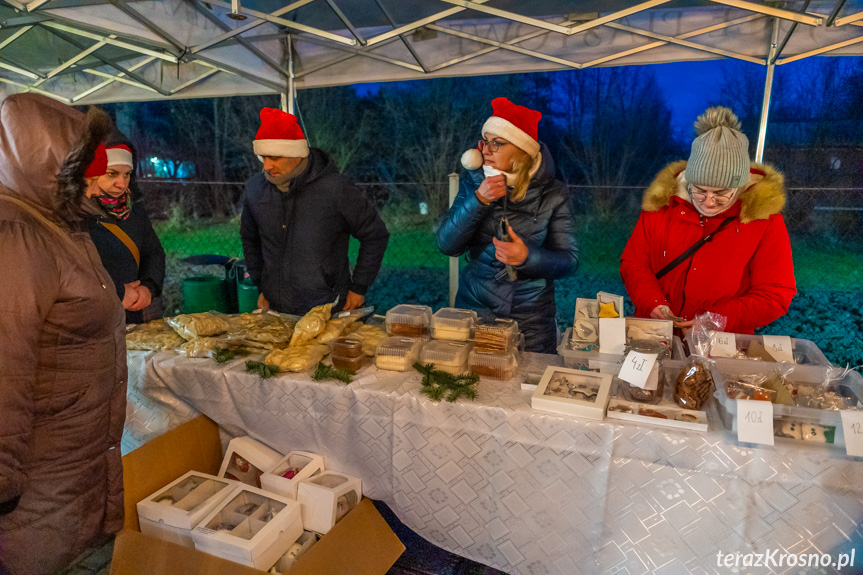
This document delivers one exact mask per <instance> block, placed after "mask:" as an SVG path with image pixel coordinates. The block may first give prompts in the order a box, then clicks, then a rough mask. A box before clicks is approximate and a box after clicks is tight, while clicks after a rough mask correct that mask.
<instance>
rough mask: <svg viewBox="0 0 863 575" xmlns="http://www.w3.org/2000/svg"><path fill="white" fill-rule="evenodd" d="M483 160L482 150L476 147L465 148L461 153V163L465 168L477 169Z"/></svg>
mask: <svg viewBox="0 0 863 575" xmlns="http://www.w3.org/2000/svg"><path fill="white" fill-rule="evenodd" d="M483 162H484V160H483V158H482V152H480V151H479V150H477V149H476V148H471V149H470V150H465V153H464V154H462V155H461V165H462V166H464V169H465V170H478V169H480V167H482V165H483Z"/></svg>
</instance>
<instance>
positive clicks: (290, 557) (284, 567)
mask: <svg viewBox="0 0 863 575" xmlns="http://www.w3.org/2000/svg"><path fill="white" fill-rule="evenodd" d="M317 542H318V536H317V534H315V533H312V532H311V531H303V534H302V535H300V538H299V539H297V540H296V541H294V542H293V543H292V544H291V547H290V548H289V549H288V550H287V551H285V554H284V555H282V556H281V557H279V560H278V561H276V564H275V565H273V567H272V568H271V569H270V571H269V572H270V573H279V574H281V573H287V572H288V569H290V568H291V567H293V565H294V563H296V561H297V559H299V558H300V556H301V555H302V554H303V553H305V552H306V551H308V550H309V548H311V546H312V545H314V544H315V543H317Z"/></svg>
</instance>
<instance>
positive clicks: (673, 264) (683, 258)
mask: <svg viewBox="0 0 863 575" xmlns="http://www.w3.org/2000/svg"><path fill="white" fill-rule="evenodd" d="M732 221H734V218H725V221H723V222H722V223H721V224H719V227H718V228H716V230H715V231H714V232H713V233H711V234H707V235H706V236H704V237H703V238H701V239H700V240H698V241H697V242H695V243H694V244H692V245H691V246H689V249H688V250H686V251H685V252H683V253H682V254H680V255H679V256H677V257H676V258H674V261H672V262H671V263H669V264H668V265H667V266H665V267H664V268H662V269H661V270H659V271H658V272H656V279H662V276H664V275H665V274H667V273H668V272H670V271H671V270H673V269H674V268H676V267H677V266H679V265H680V264H682V263H683V262H684V261H686V260H687V259H689V258H690V257H692V255H693V254H695V252H697V251H698V250H700V249H701V247H702V246H703V245H704V244H706V243H707V242H709V241H710V240H712V239H713V236H715V235H716V234H718V233H719V232H720V231H722V230H723V229H724V228H725V227H726V226H728V224H730V223H731V222H732Z"/></svg>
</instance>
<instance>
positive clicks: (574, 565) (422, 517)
mask: <svg viewBox="0 0 863 575" xmlns="http://www.w3.org/2000/svg"><path fill="white" fill-rule="evenodd" d="M130 361H131V360H130ZM558 361H559V358H558V357H557V356H541V355H536V354H525V360H524V361H523V362H522V366H521V367H520V368H519V371H518V373H517V374H516V377H515V378H514V379H513V380H512V381H509V382H497V381H493V380H487V379H483V380H482V381H481V382H480V384H479V395H478V397H477V399H476V400H475V401H470V400H459V401H458V402H457V403H454V404H449V403H446V402H442V403H434V402H432V401H431V400H429V399H428V398H427V397H426V396H424V395H422V394H421V393H420V391H419V390H420V376H419V374H417V373H415V372H411V373H403V374H402V373H394V372H385V371H378V370H376V369H375V368H374V367H368V368H365V369H364V370H363V371H361V372H360V373H359V374H358V376H357V378H356V380H355V381H354V383H352V384H351V385H347V386H346V385H343V384H340V383H336V382H329V381H328V382H321V383H317V382H313V381H311V379H310V378H309V377H308V376H306V375H301V376H281V377H278V378H273V379H269V380H261V379H260V378H259V377H257V376H256V375H252V374H247V373H245V372H244V370H243V361H242V360H237V361H234V362H231V363H228V364H226V365H224V366H217V365H216V364H215V363H213V361H212V360H208V359H188V358H185V357H183V356H178V355H176V354H174V353H172V352H165V353H160V354H156V355H154V356H149V357H148V358H147V359H146V361H144V362H142V363H138V364H136V366H135V367H136V369H143V370H144V374H143V377H142V384H141V386H140V389H141V394H142V395H143V396H144V397H146V398H154V397H156V398H160V400H159V404H160V409H167V410H168V411H170V405H169V404H170V400H169V397H174V396H176V397H179V398H180V399H181V400H182V401H180V402H177V403H175V404H174V405H175V408H176V410H177V411H178V412H180V415H179V416H175V415H170V416H169V417H168V419H171V418H173V419H171V421H172V422H174V421H177V419H183V418H187V417H191V416H193V415H194V414H195V413H196V412H195V411H194V410H200V411H201V412H202V413H205V414H206V415H208V416H209V417H210V418H212V419H214V420H215V421H217V422H218V423H220V424H222V425H232V426H237V427H239V428H242V429H244V430H246V431H247V432H248V433H249V434H250V435H252V436H253V437H255V438H257V439H259V440H262V441H264V442H266V443H268V444H269V445H271V446H272V447H273V448H275V449H277V450H279V451H280V452H283V453H286V452H288V451H290V450H294V449H300V450H308V451H313V452H318V453H322V454H325V455H327V457H328V462H329V466H330V467H331V468H333V469H337V470H340V471H344V472H346V473H349V474H353V475H357V476H359V477H361V478H362V480H363V491H364V493H365V494H366V495H367V496H369V497H371V498H374V499H380V500H383V501H385V502H386V503H387V504H388V505H389V506H390V507H391V508H392V509H393V510H394V511H395V513H396V514H397V515H398V517H399V518H400V519H401V520H402V521H403V522H404V523H405V524H407V525H408V526H409V527H410V528H411V529H413V530H414V531H416V532H417V533H419V534H420V535H422V536H423V537H424V538H426V539H427V540H429V541H430V542H432V543H434V544H435V545H438V546H440V547H443V548H445V549H447V550H449V551H452V552H453V553H457V554H459V555H462V556H464V557H468V558H471V559H473V560H476V561H479V562H481V563H484V564H486V565H489V566H492V567H495V568H497V569H501V570H503V571H506V572H510V573H524V574H530V575H540V574H560V575H572V574H578V573H585V574H587V573H621V574H624V573H626V574H630V575H634V574H638V573H651V572H655V573H668V574H677V573H699V574H700V573H726V574H727V573H732V572H734V571H732V570H730V569H728V568H725V567H722V568H720V567H718V566H717V553H718V552H720V551H721V552H722V553H724V554H726V553H734V552H741V553H749V552H765V551H771V550H773V549H779V553H784V552H788V553H795V554H799V553H804V552H805V553H839V552H850V550H851V548H852V547H855V548H856V551H857V553H856V557H857V562H858V563H857V569H858V570H859V569H861V568H860V567H859V565H861V564H863V528H861V521H863V482H861V477H863V462H861V461H859V460H858V461H855V460H852V459H849V458H847V457H846V456H844V453H843V452H842V451H841V450H839V449H836V448H824V447H822V448H818V447H811V446H809V445H807V444H801V443H796V442H777V444H776V446H775V447H764V448H753V447H749V446H743V445H740V444H737V443H736V442H735V441H734V439H733V438H732V437H731V436H730V435H729V434H727V433H726V432H724V431H722V429H721V423H720V422H719V421H718V418H717V416H716V414H715V413H711V431H710V432H708V433H703V434H702V433H695V432H687V431H673V430H666V429H663V428H659V427H647V426H638V425H636V424H631V423H628V422H611V421H610V420H606V421H604V422H591V421H587V420H581V419H576V418H574V417H567V416H556V415H552V414H547V413H544V412H539V411H534V410H532V409H531V408H530V392H528V391H522V390H521V389H520V382H521V380H522V379H523V374H524V373H525V372H526V371H527V370H528V369H531V368H535V367H536V366H537V365H541V364H547V363H550V362H558ZM131 367H132V364H131V363H130V368H131ZM167 391H170V393H167ZM176 397H175V400H176ZM189 406H193V408H194V409H192V408H190V407H189ZM164 420H165V418H163V419H160V420H159V421H160V422H161V421H164ZM160 425H162V424H161V423H160ZM737 572H746V573H768V572H779V573H799V572H801V571H800V569H793V568H787V567H784V568H780V569H775V570H772V571H771V570H769V569H758V568H754V569H749V568H747V569H746V570H741V571H737ZM804 572H810V571H804ZM825 572H828V573H829V572H831V570H830V569H828V570H826V571H825ZM844 572H859V571H853V570H851V571H848V570H847V569H846V571H844Z"/></svg>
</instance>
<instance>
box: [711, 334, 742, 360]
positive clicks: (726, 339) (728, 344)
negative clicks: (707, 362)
mask: <svg viewBox="0 0 863 575" xmlns="http://www.w3.org/2000/svg"><path fill="white" fill-rule="evenodd" d="M736 355H737V338H736V337H734V334H733V333H728V332H727V331H718V332H716V333H714V334H713V339H711V340H710V357H734V356H736Z"/></svg>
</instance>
